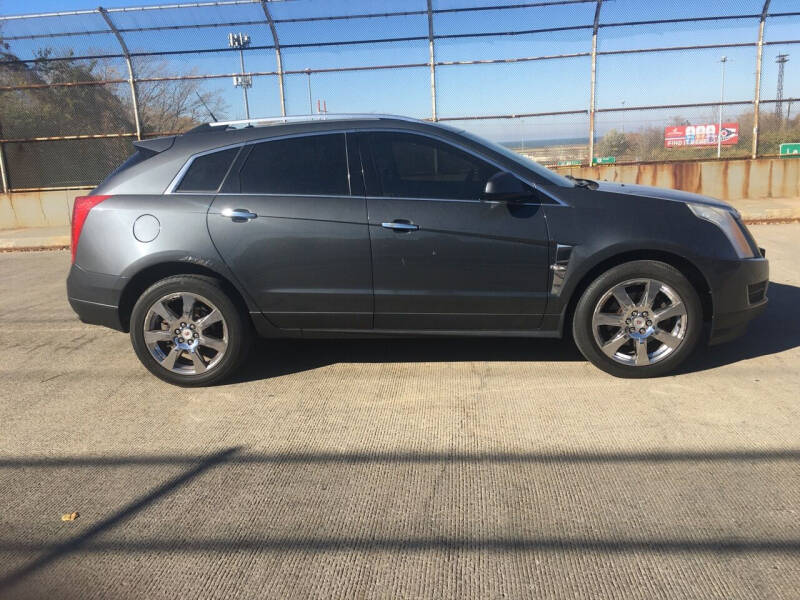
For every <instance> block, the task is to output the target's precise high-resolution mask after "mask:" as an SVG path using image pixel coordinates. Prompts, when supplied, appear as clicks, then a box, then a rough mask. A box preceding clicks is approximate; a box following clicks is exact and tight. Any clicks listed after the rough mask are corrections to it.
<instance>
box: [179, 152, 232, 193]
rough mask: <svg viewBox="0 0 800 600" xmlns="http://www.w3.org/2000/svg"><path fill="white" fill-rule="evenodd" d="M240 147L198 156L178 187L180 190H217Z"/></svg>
mask: <svg viewBox="0 0 800 600" xmlns="http://www.w3.org/2000/svg"><path fill="white" fill-rule="evenodd" d="M238 151H239V148H228V149H227V150H220V151H219V152H211V153H210V154H203V155H202V156H198V157H196V158H195V159H194V160H193V161H192V164H191V165H189V168H188V169H187V171H186V173H185V174H184V176H183V179H181V182H180V184H179V185H178V187H177V188H176V191H178V192H216V191H217V190H218V189H219V186H220V185H222V180H223V178H224V177H225V173H227V172H228V168H229V167H230V166H231V163H232V162H233V159H234V157H235V156H236V153H237V152H238Z"/></svg>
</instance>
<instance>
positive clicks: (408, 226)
mask: <svg viewBox="0 0 800 600" xmlns="http://www.w3.org/2000/svg"><path fill="white" fill-rule="evenodd" d="M381 227H385V228H386V229H396V230H397V231H416V230H417V229H419V225H414V223H404V222H402V221H393V222H391V223H381Z"/></svg>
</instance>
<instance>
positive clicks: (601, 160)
mask: <svg viewBox="0 0 800 600" xmlns="http://www.w3.org/2000/svg"><path fill="white" fill-rule="evenodd" d="M615 162H617V157H616V156H595V157H594V159H593V160H592V164H595V165H613V164H614V163H615Z"/></svg>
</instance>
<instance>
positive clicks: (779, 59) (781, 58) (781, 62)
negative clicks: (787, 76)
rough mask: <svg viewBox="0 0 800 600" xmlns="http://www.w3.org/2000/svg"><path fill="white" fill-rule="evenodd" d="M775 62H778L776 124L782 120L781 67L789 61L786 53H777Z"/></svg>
mask: <svg viewBox="0 0 800 600" xmlns="http://www.w3.org/2000/svg"><path fill="white" fill-rule="evenodd" d="M775 62H776V63H778V90H777V93H776V94H775V100H776V102H775V116H776V117H778V125H779V126H780V125H781V124H782V122H783V69H784V67H785V66H786V63H787V62H789V55H788V54H778V56H776V57H775Z"/></svg>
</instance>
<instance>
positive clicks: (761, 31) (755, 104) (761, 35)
mask: <svg viewBox="0 0 800 600" xmlns="http://www.w3.org/2000/svg"><path fill="white" fill-rule="evenodd" d="M769 2H770V0H764V8H763V9H762V10H761V20H760V21H759V22H758V50H757V52H758V54H757V55H756V93H755V97H754V98H753V155H752V158H757V157H758V113H759V108H760V106H761V60H762V58H763V56H764V22H765V21H766V20H767V11H768V10H769Z"/></svg>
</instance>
